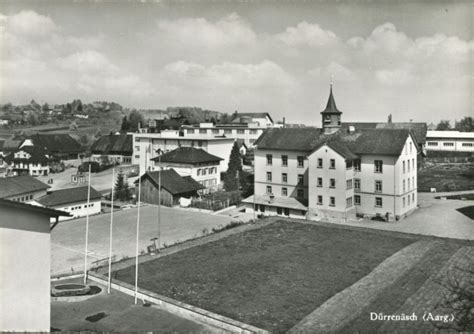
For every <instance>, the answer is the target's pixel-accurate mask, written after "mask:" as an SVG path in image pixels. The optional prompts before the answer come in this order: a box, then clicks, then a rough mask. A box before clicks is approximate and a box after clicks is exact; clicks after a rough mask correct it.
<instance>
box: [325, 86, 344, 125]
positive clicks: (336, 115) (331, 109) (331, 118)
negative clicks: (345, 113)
mask: <svg viewBox="0 0 474 334" xmlns="http://www.w3.org/2000/svg"><path fill="white" fill-rule="evenodd" d="M341 114H342V112H341V111H340V110H339V109H337V106H336V101H335V100H334V95H333V93H332V82H331V84H330V85H329V98H328V103H327V104H326V109H324V110H323V111H321V115H322V126H323V129H324V132H325V133H327V134H331V133H334V132H336V131H338V130H339V128H340V127H341Z"/></svg>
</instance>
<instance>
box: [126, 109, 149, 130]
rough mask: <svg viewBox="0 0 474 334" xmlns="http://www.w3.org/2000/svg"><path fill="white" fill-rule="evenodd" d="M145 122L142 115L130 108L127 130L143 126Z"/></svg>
mask: <svg viewBox="0 0 474 334" xmlns="http://www.w3.org/2000/svg"><path fill="white" fill-rule="evenodd" d="M144 123H145V119H144V118H143V115H142V114H141V113H140V112H138V111H136V110H132V112H131V113H130V115H128V130H129V131H132V132H136V131H138V128H139V127H141V126H143V124H144Z"/></svg>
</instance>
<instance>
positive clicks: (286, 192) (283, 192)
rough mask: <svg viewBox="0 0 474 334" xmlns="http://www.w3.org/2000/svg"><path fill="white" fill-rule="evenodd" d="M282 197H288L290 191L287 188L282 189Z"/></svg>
mask: <svg viewBox="0 0 474 334" xmlns="http://www.w3.org/2000/svg"><path fill="white" fill-rule="evenodd" d="M281 195H282V196H288V189H287V188H281Z"/></svg>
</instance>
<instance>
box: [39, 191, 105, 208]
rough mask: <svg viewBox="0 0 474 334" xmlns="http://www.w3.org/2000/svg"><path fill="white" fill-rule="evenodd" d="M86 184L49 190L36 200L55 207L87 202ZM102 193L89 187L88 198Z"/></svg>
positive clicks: (95, 197)
mask: <svg viewBox="0 0 474 334" xmlns="http://www.w3.org/2000/svg"><path fill="white" fill-rule="evenodd" d="M87 192H88V186H83V187H76V188H68V189H61V190H56V191H53V192H51V193H50V194H47V195H46V196H43V197H40V198H38V199H37V200H36V201H37V202H38V203H40V204H42V205H44V206H47V207H55V206H59V205H65V204H70V203H80V202H87ZM101 197H102V195H101V194H100V193H99V192H98V191H97V190H95V189H94V188H92V187H91V194H90V200H96V199H99V198H101Z"/></svg>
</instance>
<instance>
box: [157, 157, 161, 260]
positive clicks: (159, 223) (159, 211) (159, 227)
mask: <svg viewBox="0 0 474 334" xmlns="http://www.w3.org/2000/svg"><path fill="white" fill-rule="evenodd" d="M159 154H160V155H159V156H158V160H159V162H158V165H159V166H158V168H159V169H158V248H157V249H156V251H157V252H159V251H160V243H161V150H160V152H159Z"/></svg>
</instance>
